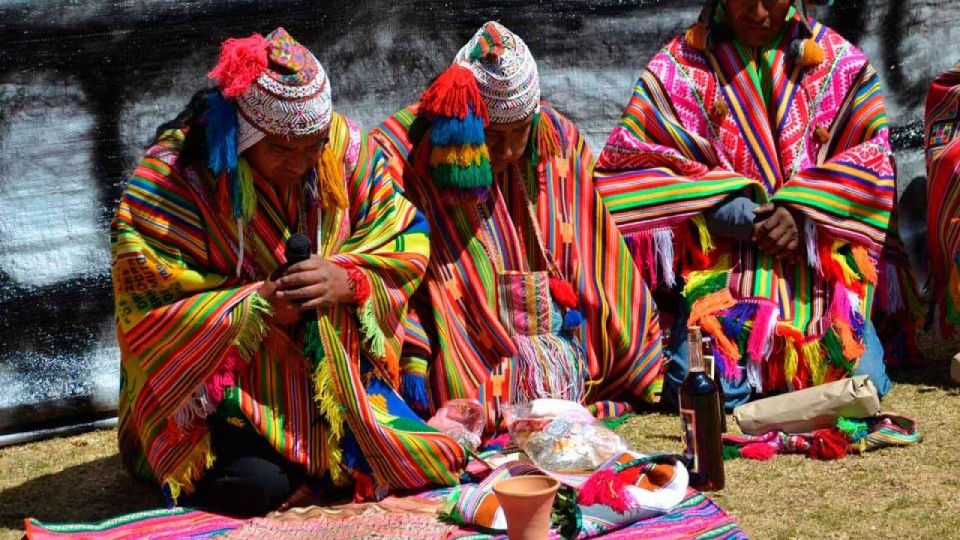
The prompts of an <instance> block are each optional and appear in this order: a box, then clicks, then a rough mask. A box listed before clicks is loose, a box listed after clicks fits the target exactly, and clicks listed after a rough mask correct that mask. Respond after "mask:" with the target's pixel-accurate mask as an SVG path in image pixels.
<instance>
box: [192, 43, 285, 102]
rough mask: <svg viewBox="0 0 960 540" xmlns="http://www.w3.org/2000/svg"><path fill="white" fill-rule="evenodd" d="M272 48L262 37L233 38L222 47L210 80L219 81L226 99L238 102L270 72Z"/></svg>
mask: <svg viewBox="0 0 960 540" xmlns="http://www.w3.org/2000/svg"><path fill="white" fill-rule="evenodd" d="M269 48H270V42H269V41H268V40H267V39H266V38H264V37H263V36H261V35H260V34H252V35H251V36H250V37H245V38H230V39H228V40H226V41H224V42H223V45H222V46H221V47H220V59H219V60H218V61H217V65H216V66H214V68H213V69H212V70H210V73H208V74H207V77H209V78H211V79H213V80H214V81H217V86H218V87H219V88H220V92H221V93H222V94H223V96H224V97H226V98H236V97H238V96H240V95H241V94H243V93H244V92H246V91H247V88H249V87H250V85H251V84H253V81H255V80H257V77H259V76H260V75H262V74H263V72H265V71H266V70H267V66H268V61H269V58H268V50H269Z"/></svg>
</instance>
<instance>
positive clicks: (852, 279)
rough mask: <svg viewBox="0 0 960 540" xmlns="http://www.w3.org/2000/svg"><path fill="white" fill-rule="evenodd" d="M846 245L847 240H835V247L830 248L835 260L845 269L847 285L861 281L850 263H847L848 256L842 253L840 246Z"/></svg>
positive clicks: (844, 275) (844, 276)
mask: <svg viewBox="0 0 960 540" xmlns="http://www.w3.org/2000/svg"><path fill="white" fill-rule="evenodd" d="M844 245H846V242H842V241H840V240H835V241H834V242H833V249H831V250H830V256H831V257H833V260H834V261H837V264H838V265H839V266H840V269H841V270H843V281H844V283H845V284H846V285H852V284H854V283H856V282H858V281H860V276H859V275H858V274H857V272H856V271H855V270H854V269H853V268H850V265H849V264H847V258H846V257H844V256H843V255H841V254H840V248H841V247H843V246H844Z"/></svg>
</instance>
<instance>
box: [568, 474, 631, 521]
mask: <svg viewBox="0 0 960 540" xmlns="http://www.w3.org/2000/svg"><path fill="white" fill-rule="evenodd" d="M634 468H635V467H634ZM631 500H632V499H631V497H630V494H629V493H627V484H626V482H625V481H624V478H622V477H621V476H620V475H618V474H617V473H615V472H613V471H612V470H610V469H603V470H601V471H597V472H595V473H593V474H592V475H590V478H587V481H586V482H584V483H583V485H582V486H580V494H579V495H578V496H577V502H578V503H580V504H582V505H584V506H592V505H594V504H602V505H604V506H609V507H610V508H611V509H612V510H614V511H615V512H617V513H620V514H622V513H624V512H626V511H627V510H629V509H630V502H631Z"/></svg>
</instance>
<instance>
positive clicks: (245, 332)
mask: <svg viewBox="0 0 960 540" xmlns="http://www.w3.org/2000/svg"><path fill="white" fill-rule="evenodd" d="M246 310H247V312H246V313H245V314H244V315H245V316H246V320H245V321H244V323H243V327H242V328H241V329H240V333H239V334H238V335H237V341H236V344H237V350H239V351H240V356H242V357H243V359H244V360H247V361H248V362H249V361H250V359H251V358H253V355H254V354H256V352H257V350H258V349H259V348H260V343H261V342H262V341H263V334H264V333H265V332H266V331H267V323H266V321H265V320H264V319H265V317H268V316H269V315H270V302H267V301H266V300H264V298H263V297H262V296H260V295H259V294H257V293H253V294H251V295H250V302H249V305H247V306H246Z"/></svg>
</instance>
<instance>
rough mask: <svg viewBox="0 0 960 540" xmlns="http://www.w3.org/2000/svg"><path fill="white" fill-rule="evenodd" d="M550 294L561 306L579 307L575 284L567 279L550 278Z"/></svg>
mask: <svg viewBox="0 0 960 540" xmlns="http://www.w3.org/2000/svg"><path fill="white" fill-rule="evenodd" d="M550 295H551V296H553V299H554V300H556V301H557V303H558V304H560V306H561V307H565V308H567V309H575V308H576V307H577V293H576V292H575V291H574V290H573V285H570V283H568V282H567V281H565V280H562V279H560V278H550Z"/></svg>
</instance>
